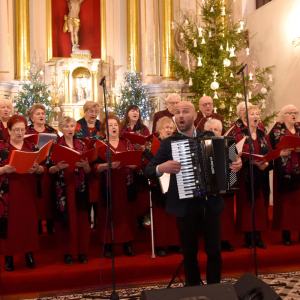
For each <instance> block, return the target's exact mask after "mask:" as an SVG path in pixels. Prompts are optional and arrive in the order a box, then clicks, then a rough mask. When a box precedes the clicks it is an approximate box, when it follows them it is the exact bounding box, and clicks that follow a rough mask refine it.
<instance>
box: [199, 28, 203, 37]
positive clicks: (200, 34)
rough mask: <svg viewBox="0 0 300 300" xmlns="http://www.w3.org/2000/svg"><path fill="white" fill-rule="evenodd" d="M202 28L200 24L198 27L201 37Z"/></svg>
mask: <svg viewBox="0 0 300 300" xmlns="http://www.w3.org/2000/svg"><path fill="white" fill-rule="evenodd" d="M202 30H203V28H202V27H201V26H200V27H198V32H199V37H202Z"/></svg>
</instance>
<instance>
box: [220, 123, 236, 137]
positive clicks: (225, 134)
mask: <svg viewBox="0 0 300 300" xmlns="http://www.w3.org/2000/svg"><path fill="white" fill-rule="evenodd" d="M233 127H234V125H233V126H232V127H231V128H230V129H228V130H227V131H226V132H225V133H224V135H223V136H227V135H228V134H229V132H230V131H231V130H232V129H233Z"/></svg>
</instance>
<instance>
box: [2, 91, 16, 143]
mask: <svg viewBox="0 0 300 300" xmlns="http://www.w3.org/2000/svg"><path fill="white" fill-rule="evenodd" d="M0 97H1V96H0ZM12 109H13V106H12V103H11V101H10V100H9V99H5V98H0V140H2V141H3V140H6V139H7V138H8V130H7V121H8V119H9V118H10V115H11V113H12Z"/></svg>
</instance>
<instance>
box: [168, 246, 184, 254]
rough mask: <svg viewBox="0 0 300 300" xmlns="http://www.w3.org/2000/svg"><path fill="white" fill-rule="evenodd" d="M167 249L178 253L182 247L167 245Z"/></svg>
mask: <svg viewBox="0 0 300 300" xmlns="http://www.w3.org/2000/svg"><path fill="white" fill-rule="evenodd" d="M168 250H169V251H170V252H173V253H177V254H180V253H182V252H183V251H182V249H181V248H180V247H179V246H168Z"/></svg>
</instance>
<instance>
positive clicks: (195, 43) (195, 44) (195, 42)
mask: <svg viewBox="0 0 300 300" xmlns="http://www.w3.org/2000/svg"><path fill="white" fill-rule="evenodd" d="M194 47H195V48H196V47H197V40H196V39H194Z"/></svg>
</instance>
